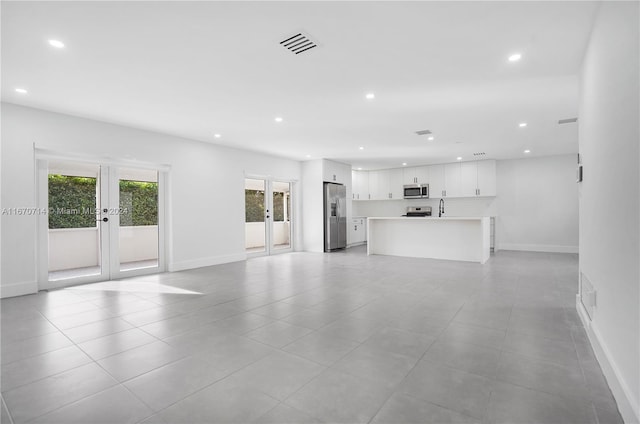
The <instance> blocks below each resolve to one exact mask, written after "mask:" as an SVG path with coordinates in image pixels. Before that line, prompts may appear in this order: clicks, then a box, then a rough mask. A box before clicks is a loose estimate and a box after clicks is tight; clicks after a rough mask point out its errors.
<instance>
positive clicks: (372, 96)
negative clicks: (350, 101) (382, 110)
mask: <svg viewBox="0 0 640 424" xmlns="http://www.w3.org/2000/svg"><path fill="white" fill-rule="evenodd" d="M365 97H366V98H367V100H373V99H375V98H376V95H375V94H373V93H367V95H366V96H365Z"/></svg>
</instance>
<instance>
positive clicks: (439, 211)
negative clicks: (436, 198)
mask: <svg viewBox="0 0 640 424" xmlns="http://www.w3.org/2000/svg"><path fill="white" fill-rule="evenodd" d="M443 213H444V199H440V205H439V206H438V218H440V217H441V216H442V214H443Z"/></svg>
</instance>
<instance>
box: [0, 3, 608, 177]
mask: <svg viewBox="0 0 640 424" xmlns="http://www.w3.org/2000/svg"><path fill="white" fill-rule="evenodd" d="M1 8H2V99H3V101H7V102H12V103H17V104H22V105H27V106H32V107H37V108H42V109H47V110H52V111H56V112H62V113H68V114H72V115H78V116H83V117H89V118H94V119H99V120H103V121H107V122H113V123H118V124H122V125H127V126H132V127H138V128H144V129H149V130H153V131H158V132H163V133H168V134H174V135H179V136H182V137H187V138H191V139H196V140H200V141H203V142H210V143H217V144H225V145H229V146H234V147H239V148H243V149H250V150H256V151H260V152H268V153H271V154H274V155H278V156H284V157H288V158H292V159H297V160H308V158H307V155H310V157H311V159H316V158H320V157H323V158H331V159H336V160H339V161H344V162H348V163H350V164H352V165H353V166H354V167H363V168H364V169H376V168H385V167H386V168H389V167H399V166H401V163H402V162H407V163H408V164H409V165H418V164H428V163H437V162H452V161H455V159H456V157H457V156H462V157H463V158H464V159H463V160H472V159H474V157H473V153H474V152H485V153H486V155H485V156H484V158H496V159H505V158H518V157H525V156H542V155H553V154H562V153H573V152H577V147H578V146H577V136H578V135H577V125H576V124H567V125H558V123H557V121H558V120H559V119H564V118H572V117H577V116H578V96H579V90H578V83H579V80H578V74H579V71H580V66H581V62H582V57H583V54H584V51H585V49H586V45H587V42H588V37H589V33H590V30H591V25H592V21H593V18H594V14H595V11H596V8H597V3H596V2H579V1H566V2H564V1H556V2H482V1H474V2H396V1H394V2H9V1H3V2H2V5H1ZM299 31H304V32H305V33H306V34H307V35H308V36H309V37H310V38H311V39H312V40H313V41H315V42H316V43H317V44H318V47H317V48H314V49H311V50H309V51H307V52H305V53H302V54H300V55H294V54H292V53H291V52H289V51H287V50H286V49H284V48H283V47H282V46H281V45H280V44H279V42H280V41H281V40H284V39H285V38H288V37H290V36H292V35H294V34H296V33H297V32H299ZM48 39H57V40H61V41H63V42H64V43H65V44H66V47H65V48H64V49H54V48H52V47H51V46H49V45H48V43H47V40H48ZM514 52H520V53H522V55H523V58H522V60H521V61H519V62H516V63H511V62H508V61H507V57H508V56H509V55H510V54H512V53H514ZM16 87H23V88H26V89H27V90H28V94H26V95H25V94H19V93H17V92H15V88H16ZM368 92H373V93H375V96H376V97H375V99H374V100H366V99H365V94H366V93H368ZM276 116H282V117H283V118H284V121H283V122H282V123H276V122H274V118H275V117H276ZM520 122H527V124H528V125H527V127H526V128H520V127H519V126H518V124H519V123H520ZM422 129H429V130H431V131H432V132H433V134H434V136H435V140H434V141H432V142H429V141H427V139H426V137H425V136H418V135H416V134H415V131H417V130H422ZM214 133H220V134H222V137H221V138H219V139H216V138H214V136H213V135H214ZM360 146H362V147H364V150H360V149H359V147H360ZM525 149H530V150H531V154H530V155H525V154H524V153H523V151H524V150H525Z"/></svg>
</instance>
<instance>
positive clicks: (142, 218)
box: [119, 180, 158, 226]
mask: <svg viewBox="0 0 640 424" xmlns="http://www.w3.org/2000/svg"><path fill="white" fill-rule="evenodd" d="M119 212H120V225H121V226H142V225H158V183H150V182H144V181H130V180H120V211H119Z"/></svg>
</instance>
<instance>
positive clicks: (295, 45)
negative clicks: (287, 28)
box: [280, 33, 317, 54]
mask: <svg viewBox="0 0 640 424" xmlns="http://www.w3.org/2000/svg"><path fill="white" fill-rule="evenodd" d="M280 45H281V46H282V47H284V48H286V49H287V50H289V51H290V52H291V53H295V54H300V53H302V52H306V51H307V50H310V49H312V48H314V47H317V45H316V43H314V42H313V41H311V40H309V38H307V36H306V35H304V34H302V33H298V34H296V35H294V36H293V37H289V38H287V39H286V40H282V41H281V42H280Z"/></svg>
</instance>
